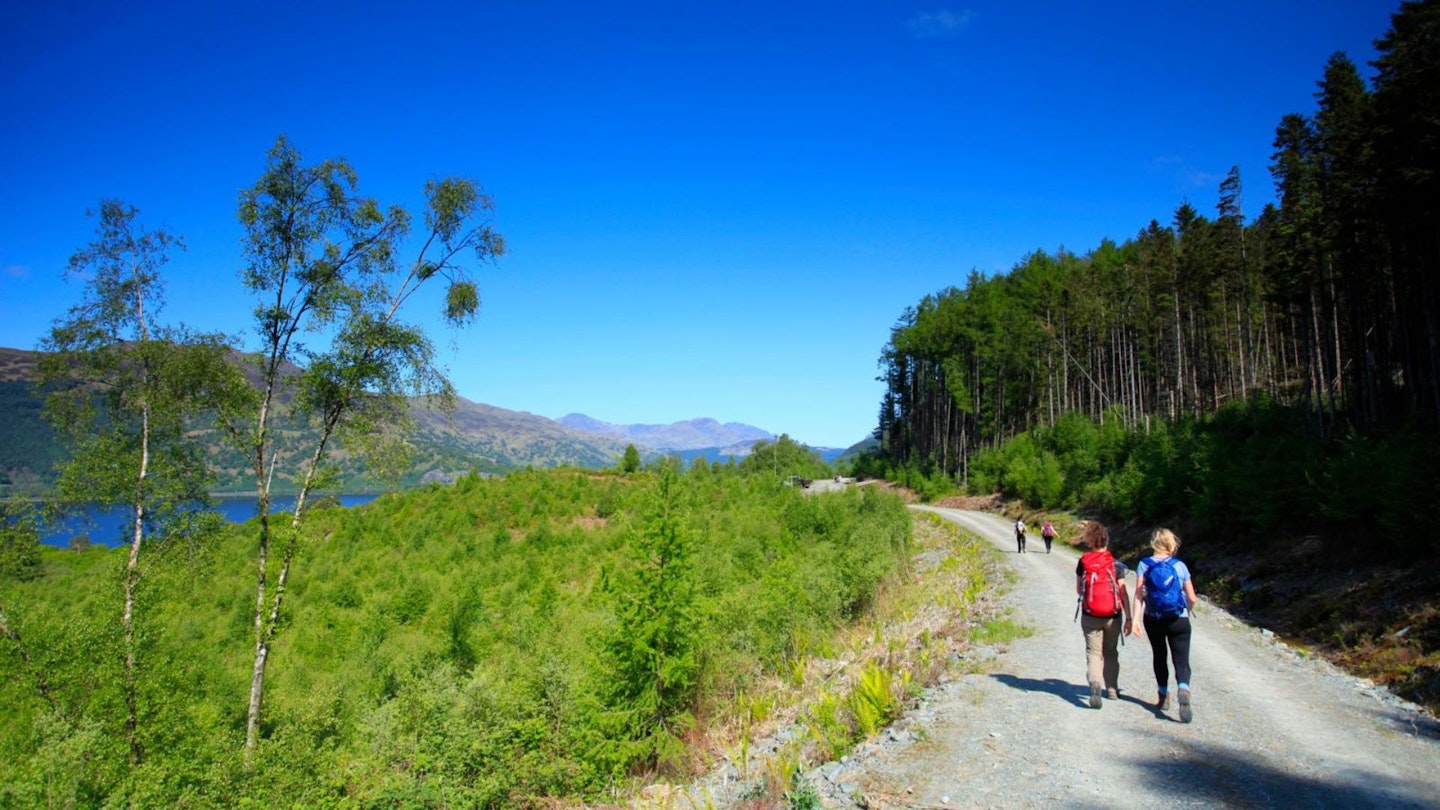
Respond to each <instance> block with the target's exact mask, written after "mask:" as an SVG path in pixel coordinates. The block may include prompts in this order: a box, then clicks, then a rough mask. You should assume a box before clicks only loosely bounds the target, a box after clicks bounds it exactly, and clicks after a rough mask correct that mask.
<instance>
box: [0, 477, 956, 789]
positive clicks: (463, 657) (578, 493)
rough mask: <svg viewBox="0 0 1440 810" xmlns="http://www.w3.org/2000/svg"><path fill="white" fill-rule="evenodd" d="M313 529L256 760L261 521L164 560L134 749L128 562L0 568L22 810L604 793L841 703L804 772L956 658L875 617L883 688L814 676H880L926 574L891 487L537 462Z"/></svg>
mask: <svg viewBox="0 0 1440 810" xmlns="http://www.w3.org/2000/svg"><path fill="white" fill-rule="evenodd" d="M304 532H305V533H304V543H303V546H302V550H301V553H300V555H299V558H298V559H297V561H296V563H295V567H294V570H293V572H292V574H291V579H290V584H289V586H288V590H287V593H288V600H289V601H288V602H287V603H286V604H287V608H286V612H285V615H284V618H283V622H282V626H281V629H280V631H279V635H278V637H277V643H276V645H275V647H274V649H273V653H272V660H271V662H270V677H269V679H268V681H267V690H266V704H265V711H264V713H263V715H262V718H263V728H262V739H261V744H260V746H259V747H258V749H257V750H256V751H255V752H254V755H253V759H252V761H250V762H249V763H248V764H247V762H246V758H245V756H244V755H243V753H242V748H243V742H244V737H245V718H246V707H245V695H246V692H247V687H248V684H249V677H250V663H251V660H252V655H253V649H254V647H253V645H254V635H253V633H254V629H253V626H252V618H253V615H254V609H255V596H254V578H255V570H254V557H253V553H254V552H253V546H254V542H255V527H254V526H253V524H251V525H245V526H232V527H229V528H226V529H224V530H222V531H220V532H219V533H218V534H215V535H212V536H209V537H205V538H204V539H203V540H192V541H189V542H173V543H170V544H166V543H163V542H158V541H156V542H151V543H149V544H148V545H147V547H146V548H145V551H144V554H145V559H146V560H147V567H146V569H145V576H144V578H143V580H142V587H141V592H140V602H139V608H138V618H137V621H138V626H139V627H140V628H141V635H142V641H141V643H140V645H139V660H138V673H139V675H138V682H137V684H136V686H135V691H134V694H135V697H136V703H137V705H138V717H139V721H138V729H137V731H136V736H137V743H138V744H137V746H136V749H135V750H137V751H139V752H140V753H139V755H138V757H135V758H132V757H131V756H127V745H126V741H125V736H126V735H125V729H124V728H123V719H124V717H125V711H124V702H125V696H126V693H127V689H126V686H125V684H124V682H123V672H124V669H123V666H122V662H121V657H122V656H121V649H122V646H121V643H120V639H119V638H118V635H119V632H118V631H119V626H120V625H119V617H118V613H119V600H118V594H119V587H120V586H119V584H118V582H117V573H118V572H119V571H120V569H121V568H122V566H123V552H119V551H104V550H98V549H92V550H89V551H85V552H79V553H77V552H69V551H59V550H54V549H45V550H43V552H42V554H43V557H42V564H41V565H40V567H39V576H37V577H34V578H32V579H28V580H25V581H22V580H21V579H20V578H17V577H16V576H13V573H14V572H13V571H12V575H11V576H8V577H0V617H3V620H4V622H5V626H4V636H5V637H4V638H3V639H0V668H3V670H4V671H5V672H6V673H7V676H8V677H6V678H4V679H0V707H3V708H0V752H3V755H0V807H29V806H36V805H46V804H48V805H50V806H102V805H105V806H121V805H124V804H129V805H131V806H145V807H150V806H155V807H159V806H167V807H169V806H176V807H248V806H253V807H282V806H283V807H482V806H487V807H489V806H534V805H537V804H541V803H545V802H546V801H548V800H549V799H547V797H552V798H553V797H559V798H566V797H569V798H582V799H589V800H597V799H601V798H604V797H607V796H613V794H611V793H609V792H608V791H611V790H614V789H617V788H619V789H624V788H625V787H626V786H627V785H629V784H630V779H631V778H632V777H634V776H637V775H641V774H649V775H650V778H653V777H654V775H655V774H657V773H659V774H667V773H668V774H670V775H672V776H678V775H683V774H685V773H688V772H689V769H690V768H692V767H695V766H697V765H698V766H702V767H703V764H704V762H705V761H706V760H707V758H710V757H714V756H717V755H718V754H719V752H717V751H716V750H714V749H713V747H714V746H715V745H727V744H734V745H738V744H740V743H738V742H736V733H737V730H738V729H748V728H749V727H750V725H751V724H752V723H754V724H759V723H764V722H767V721H768V719H769V718H770V717H771V716H772V714H774V713H776V712H784V711H789V712H792V713H793V712H794V711H796V709H795V708H793V707H794V706H795V701H796V700H797V698H796V695H798V694H799V693H800V692H801V691H804V690H803V689H802V687H805V685H806V683H807V682H808V683H809V684H810V685H809V687H808V688H809V691H810V692H811V693H812V695H813V694H815V690H817V689H819V690H820V692H819V695H820V697H819V698H818V700H819V701H820V703H819V704H818V706H815V707H812V708H811V709H809V710H808V711H811V712H813V717H812V722H811V724H810V725H811V728H812V733H811V735H810V736H809V737H807V738H806V739H805V740H799V741H797V742H796V744H795V746H794V747H793V748H792V749H791V751H790V753H789V754H787V756H789V757H790V758H791V759H790V762H791V766H790V767H791V768H792V769H793V765H794V762H796V761H798V759H799V757H801V756H802V753H806V754H818V753H825V752H828V753H833V752H835V751H840V752H843V750H844V747H845V746H846V745H848V744H849V743H848V742H847V741H848V740H854V739H856V738H857V737H858V735H860V734H862V733H865V731H866V730H873V728H874V725H875V723H876V722H878V721H880V720H881V719H882V718H883V717H885V716H893V712H894V711H895V708H896V707H898V705H899V701H901V700H903V699H904V697H905V695H906V690H907V689H909V688H911V687H910V686H907V684H911V685H914V684H916V683H919V684H921V685H923V683H925V682H926V679H927V678H930V679H933V677H934V676H935V675H937V674H938V672H940V671H942V670H943V667H944V661H945V660H946V655H947V653H946V649H947V647H946V646H945V645H946V643H947V642H946V641H945V639H944V638H942V637H941V635H936V636H935V637H931V636H930V635H929V633H928V631H927V634H926V637H925V638H923V639H919V638H912V639H904V640H902V639H897V638H895V637H894V636H892V635H890V633H891V632H893V631H886V632H883V633H882V631H881V630H880V629H879V626H878V625H877V626H876V629H874V630H862V631H860V632H859V633H858V635H857V636H856V637H855V638H856V639H858V640H857V641H855V643H859V644H861V645H871V646H874V647H877V648H878V649H879V652H877V653H875V655H879V656H882V658H880V659H874V660H875V661H876V663H872V664H869V665H866V666H865V667H863V668H862V669H863V670H864V671H865V672H869V673H870V674H869V675H867V677H868V678H869V681H868V684H869V685H868V686H865V685H855V686H853V687H844V686H843V685H844V683H846V682H848V681H847V679H846V678H838V679H831V680H825V679H821V678H818V677H815V679H814V680H811V678H812V677H814V676H809V675H807V674H806V673H807V671H808V669H807V668H808V667H809V664H807V662H808V661H811V660H825V659H837V658H848V659H849V660H852V661H855V662H856V665H857V666H859V662H860V661H863V660H866V656H862V655H859V654H857V653H856V652H855V651H854V649H851V648H849V647H847V646H846V645H848V644H850V643H851V642H847V641H845V640H844V639H845V636H844V635H843V634H844V633H846V632H849V631H847V628H849V627H851V626H852V625H854V624H855V623H856V622H863V621H865V620H866V619H867V617H869V616H870V615H871V613H872V610H873V609H875V607H876V605H877V599H878V598H879V595H880V594H881V593H882V592H883V591H885V589H886V588H887V585H886V583H898V582H899V580H897V579H896V576H897V575H898V574H901V573H904V574H905V577H904V580H905V582H906V583H907V587H908V586H909V585H908V583H912V582H918V581H920V580H921V577H920V575H919V572H916V571H912V570H911V569H910V568H909V566H910V560H911V556H912V552H914V551H916V550H917V547H916V546H915V543H916V541H915V539H914V537H913V535H912V523H911V517H910V515H909V513H908V512H907V510H906V509H905V508H904V505H903V504H902V502H901V501H900V500H899V499H898V498H896V497H894V496H892V495H889V494H886V493H883V492H881V491H878V490H876V489H874V488H864V489H863V491H861V490H851V491H848V492H844V493H834V494H829V495H822V496H813V495H806V494H803V493H802V492H801V491H799V490H798V489H793V488H789V487H783V486H779V485H778V482H777V481H776V479H775V477H774V476H772V475H769V474H754V475H749V474H746V473H745V472H743V471H742V470H740V469H739V468H737V467H722V466H714V467H711V466H709V465H705V466H701V467H698V468H696V469H695V470H692V471H691V472H689V473H685V474H683V475H680V474H676V473H674V472H671V471H668V469H666V468H662V469H661V470H660V472H659V473H639V474H636V475H634V476H623V475H620V474H617V473H606V474H596V473H589V472H584V471H579V470H560V471H551V472H539V471H522V472H517V473H513V474H511V475H509V476H507V477H505V478H503V479H494V480H486V479H482V478H479V477H475V476H470V477H466V478H463V479H462V480H460V481H459V482H458V483H456V484H454V485H453V486H448V487H441V486H431V487H425V488H422V489H420V490H417V491H413V492H409V493H403V494H391V495H386V496H383V497H381V498H380V499H378V500H376V501H375V502H373V503H372V504H370V505H368V506H365V507H357V508H355V509H349V510H346V509H328V510H321V511H318V512H315V513H313V514H312V515H311V517H310V518H309V523H308V525H307V526H306V527H305V529H304ZM944 542H945V544H944V545H942V546H941V547H939V548H932V549H930V550H928V551H927V557H930V558H931V559H932V561H938V560H941V559H945V560H949V562H947V563H946V564H945V565H943V566H942V565H932V569H933V571H932V573H935V574H937V575H939V574H943V575H944V576H945V577H946V578H947V579H946V584H945V585H944V586H943V590H942V591H941V592H938V593H934V594H927V595H925V596H924V602H923V603H924V604H931V605H933V604H937V600H938V603H939V604H945V605H948V606H950V608H951V609H957V610H961V611H962V612H963V611H965V610H968V608H967V607H966V606H967V605H971V604H972V603H973V600H974V598H975V595H976V594H977V593H978V592H979V590H980V589H981V588H982V587H983V586H984V582H983V580H982V579H980V578H979V577H981V575H982V569H983V567H984V563H983V560H984V557H983V556H981V555H980V553H979V551H978V550H977V549H976V548H974V547H970V546H968V545H965V544H963V543H960V544H958V545H957V543H958V542H959V541H956V540H954V539H953V538H952V539H950V540H946V541H944ZM273 562H274V561H272V565H273ZM274 574H275V571H273V570H272V571H271V575H272V576H274ZM898 594H899V591H894V592H893V593H892V595H891V596H890V597H888V598H887V600H886V601H887V603H888V604H891V605H892V607H894V608H895V609H902V610H906V611H910V610H914V607H913V606H905V605H904V604H903V602H902V601H901V600H900V598H899V596H898ZM896 624H897V625H898V624H900V622H896ZM964 626H966V623H964V622H959V623H957V624H956V627H957V628H960V627H964ZM952 629H953V628H952ZM847 649H849V650H850V651H849V652H847V651H846V650H847ZM887 650H888V652H886V651H887ZM902 650H903V651H904V652H903V653H902V652H900V651H902ZM915 656H919V657H918V658H917V657H915ZM826 666H827V668H829V671H830V672H831V674H832V675H833V672H834V671H835V670H834V668H833V663H832V664H827V665H826ZM857 674H858V673H857ZM858 683H859V682H858V681H857V684H858ZM786 706H791V707H792V708H789V709H786V708H784V707H786ZM746 733H748V732H746ZM706 740H710V741H711V742H710V743H708V744H707V743H706V742H705V741H706ZM717 740H729V742H728V743H717V742H715V741H717ZM767 778H768V779H770V781H771V782H774V781H775V778H776V777H775V775H774V774H771V775H770V776H769V777H766V776H764V775H760V774H757V775H756V779H757V782H759V781H763V780H764V779H767ZM781 781H782V782H783V780H781ZM787 787H788V785H785V784H780V785H779V787H778V788H777V789H786V788H787ZM757 789H760V788H757Z"/></svg>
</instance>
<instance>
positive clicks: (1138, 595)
mask: <svg viewBox="0 0 1440 810" xmlns="http://www.w3.org/2000/svg"><path fill="white" fill-rule="evenodd" d="M1150 548H1151V550H1152V551H1154V552H1155V553H1154V554H1152V555H1151V556H1149V557H1146V558H1145V559H1143V560H1141V561H1140V564H1139V565H1138V566H1136V567H1135V606H1134V608H1133V609H1132V610H1131V613H1130V615H1131V616H1133V617H1134V620H1133V622H1132V624H1131V628H1130V631H1131V632H1132V633H1135V634H1136V635H1139V633H1140V629H1141V626H1142V623H1143V626H1144V629H1145V635H1146V636H1147V637H1148V638H1149V639H1150V650H1151V653H1152V654H1153V656H1154V663H1155V682H1156V683H1157V684H1158V685H1159V692H1160V694H1159V697H1158V698H1156V700H1155V711H1157V712H1164V711H1165V710H1166V709H1168V708H1170V694H1169V691H1168V690H1167V687H1168V686H1169V685H1170V668H1169V666H1167V662H1166V660H1165V653H1166V647H1167V646H1168V647H1169V648H1170V649H1169V653H1170V658H1171V659H1172V660H1173V661H1174V663H1175V692H1176V699H1177V701H1178V702H1179V704H1180V722H1182V723H1188V722H1190V720H1191V718H1192V717H1193V714H1192V711H1193V710H1192V709H1191V706H1190V609H1191V608H1193V607H1194V606H1195V583H1194V582H1193V581H1192V580H1191V578H1190V569H1189V568H1186V567H1185V563H1183V562H1180V561H1179V560H1177V559H1175V552H1176V551H1179V550H1180V538H1178V537H1176V536H1175V533H1174V532H1172V531H1170V530H1169V529H1156V530H1155V533H1154V534H1153V535H1151V536H1150ZM1141 616H1144V617H1145V618H1144V619H1143V620H1142V619H1141V618H1140V617H1141Z"/></svg>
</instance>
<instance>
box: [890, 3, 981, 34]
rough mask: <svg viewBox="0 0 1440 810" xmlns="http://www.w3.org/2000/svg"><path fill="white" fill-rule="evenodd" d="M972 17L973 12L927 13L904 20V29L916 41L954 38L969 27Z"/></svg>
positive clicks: (943, 10)
mask: <svg viewBox="0 0 1440 810" xmlns="http://www.w3.org/2000/svg"><path fill="white" fill-rule="evenodd" d="M974 16H975V12H973V11H969V10H965V11H949V10H946V9H941V10H940V11H927V12H923V13H921V14H917V15H915V16H914V17H911V18H910V19H908V20H906V21H905V27H906V28H908V29H910V35H911V36H913V37H916V38H918V39H934V38H938V37H956V36H959V35H960V34H962V33H964V31H965V29H966V28H968V27H970V19H971V18H972V17H974Z"/></svg>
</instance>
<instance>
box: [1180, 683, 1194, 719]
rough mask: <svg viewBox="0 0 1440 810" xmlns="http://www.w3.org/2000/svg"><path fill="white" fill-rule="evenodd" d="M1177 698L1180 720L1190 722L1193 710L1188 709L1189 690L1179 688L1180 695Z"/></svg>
mask: <svg viewBox="0 0 1440 810" xmlns="http://www.w3.org/2000/svg"><path fill="white" fill-rule="evenodd" d="M1177 700H1179V702H1180V722H1182V723H1188V722H1190V720H1191V719H1192V718H1193V717H1194V716H1195V714H1194V712H1192V711H1191V710H1190V690H1189V689H1181V690H1180V696H1179V697H1178V698H1177Z"/></svg>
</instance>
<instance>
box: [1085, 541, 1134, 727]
mask: <svg viewBox="0 0 1440 810" xmlns="http://www.w3.org/2000/svg"><path fill="white" fill-rule="evenodd" d="M1082 539H1083V541H1084V545H1085V547H1086V548H1088V549H1089V551H1087V552H1085V553H1084V554H1082V555H1080V562H1079V563H1078V564H1077V565H1076V566H1075V593H1076V594H1078V595H1079V597H1080V600H1079V601H1080V606H1079V608H1078V609H1077V612H1081V613H1083V614H1084V615H1083V616H1081V617H1080V629H1081V630H1082V631H1084V633H1085V679H1086V680H1087V681H1088V682H1089V684H1090V708H1092V709H1098V708H1100V706H1101V703H1100V694H1101V690H1102V688H1103V690H1104V693H1105V696H1106V697H1108V698H1110V699H1111V700H1116V699H1118V698H1119V697H1120V634H1121V633H1129V632H1130V599H1129V597H1128V595H1127V591H1126V589H1125V575H1126V573H1127V569H1126V568H1125V564H1124V563H1122V562H1120V561H1119V560H1116V559H1115V557H1114V556H1113V555H1111V553H1110V533H1109V532H1108V531H1106V530H1105V527H1104V526H1102V525H1101V524H1099V523H1097V522H1095V521H1093V520H1092V521H1090V522H1088V523H1086V524H1085V533H1084V535H1083V536H1082Z"/></svg>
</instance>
